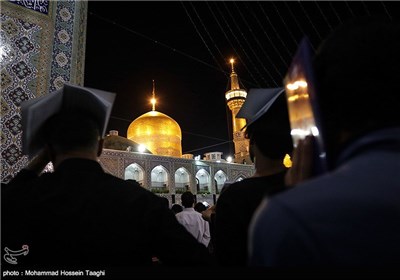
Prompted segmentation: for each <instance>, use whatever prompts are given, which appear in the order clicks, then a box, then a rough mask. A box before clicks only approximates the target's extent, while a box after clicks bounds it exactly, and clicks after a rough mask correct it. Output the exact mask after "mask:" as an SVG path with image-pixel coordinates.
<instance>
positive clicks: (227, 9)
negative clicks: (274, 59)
mask: <svg viewBox="0 0 400 280" xmlns="http://www.w3.org/2000/svg"><path fill="white" fill-rule="evenodd" d="M222 3H223V5H224V7H225V9H226V11H227V12H228V15H229V16H230V18H231V19H232V22H233V24H234V26H235V27H236V29H237V30H238V31H239V32H238V33H239V34H240V35H241V36H242V38H243V42H246V43H247V46H248V47H249V49H250V50H251V52H252V53H253V55H254V56H255V57H256V59H258V60H259V61H260V59H259V58H258V56H257V54H256V53H255V52H254V49H253V47H252V46H251V45H250V43H249V41H248V40H246V37H245V36H244V35H243V32H242V30H241V29H240V26H239V25H238V24H237V23H236V20H235V18H234V17H233V16H232V13H231V12H230V11H229V8H228V7H227V6H226V4H225V2H222ZM232 3H233V4H235V2H232ZM235 5H236V4H235ZM234 36H235V37H236V35H234ZM236 38H237V37H236ZM237 41H238V44H239V46H240V47H241V48H242V50H243V53H244V54H245V56H246V57H247V58H248V59H249V61H250V63H251V66H252V67H253V68H254V70H255V71H256V72H257V74H258V75H259V77H260V78H261V80H262V81H263V82H264V83H267V81H266V80H265V79H264V76H263V75H261V73H260V71H258V68H257V67H256V66H255V64H254V62H253V60H252V59H251V57H250V56H249V55H248V54H247V52H246V50H245V48H243V46H242V45H241V43H240V40H238V39H237ZM261 65H262V62H261Z"/></svg>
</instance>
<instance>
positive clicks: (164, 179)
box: [150, 165, 169, 193]
mask: <svg viewBox="0 0 400 280" xmlns="http://www.w3.org/2000/svg"><path fill="white" fill-rule="evenodd" d="M150 176H151V185H150V186H151V190H152V191H153V192H156V193H168V192H169V189H168V178H169V173H168V170H167V169H166V168H165V167H164V166H162V165H157V166H156V167H154V168H153V169H152V170H151V174H150Z"/></svg>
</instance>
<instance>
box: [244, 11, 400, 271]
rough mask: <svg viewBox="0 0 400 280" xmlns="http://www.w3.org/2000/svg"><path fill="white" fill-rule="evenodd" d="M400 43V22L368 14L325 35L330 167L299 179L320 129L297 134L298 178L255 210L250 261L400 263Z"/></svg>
mask: <svg viewBox="0 0 400 280" xmlns="http://www.w3.org/2000/svg"><path fill="white" fill-rule="evenodd" d="M399 49H400V26H399V23H393V22H387V21H383V20H377V19H371V18H368V19H359V20H356V21H353V22H351V23H347V24H346V25H344V26H341V27H340V28H338V29H337V30H336V31H335V32H333V34H331V35H330V36H329V37H328V38H327V39H326V41H325V42H324V43H323V44H322V45H321V47H320V48H319V50H318V51H317V53H316V56H315V58H314V62H313V66H314V71H315V75H316V82H317V86H318V90H319V92H318V94H319V96H318V97H319V102H320V104H319V106H320V109H321V117H322V121H323V123H322V125H323V128H324V131H325V132H326V134H325V135H324V140H325V144H326V151H327V155H329V156H330V158H328V159H329V167H330V171H329V172H328V173H327V174H325V175H322V176H319V177H317V178H312V179H310V178H308V180H303V182H302V183H299V182H298V181H297V182H296V178H299V177H301V176H298V177H296V172H297V175H299V174H301V173H302V172H305V173H307V174H309V173H310V172H308V170H305V169H307V168H309V166H310V164H304V163H307V162H309V159H310V156H311V155H312V145H311V144H312V140H313V139H312V138H306V140H304V141H303V142H302V143H300V144H299V146H298V148H297V149H296V151H295V153H294V158H293V167H292V170H291V171H290V172H291V173H292V174H290V175H291V176H292V177H291V178H289V179H290V180H289V181H290V182H294V183H298V185H296V186H295V187H294V188H293V189H291V190H289V191H287V192H285V193H282V194H279V195H277V196H275V197H273V198H271V199H265V200H264V201H263V203H262V204H261V206H260V207H259V208H258V210H257V212H256V214H255V216H254V217H253V221H252V225H251V228H250V264H251V265H253V266H301V267H304V266H309V265H320V266H350V267H360V266H361V267H367V266H368V267H371V266H382V265H383V266H385V265H386V266H393V265H399V264H400V239H399V236H400V176H399V174H400V110H399V104H400V83H399V77H400V67H399V63H400V52H399ZM300 163H303V164H304V165H302V164H300ZM299 164H300V165H299ZM303 174H304V173H303Z"/></svg>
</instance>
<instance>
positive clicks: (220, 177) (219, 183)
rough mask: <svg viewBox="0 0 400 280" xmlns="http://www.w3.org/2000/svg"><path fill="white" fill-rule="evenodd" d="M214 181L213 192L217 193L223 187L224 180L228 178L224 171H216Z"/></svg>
mask: <svg viewBox="0 0 400 280" xmlns="http://www.w3.org/2000/svg"><path fill="white" fill-rule="evenodd" d="M214 180H215V191H216V193H219V192H220V191H221V189H222V187H223V186H224V184H225V182H226V180H228V177H227V176H226V174H225V172H224V171H222V170H218V171H217V172H216V173H215V175H214Z"/></svg>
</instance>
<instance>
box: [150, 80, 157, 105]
mask: <svg viewBox="0 0 400 280" xmlns="http://www.w3.org/2000/svg"><path fill="white" fill-rule="evenodd" d="M150 102H151V104H152V105H153V111H155V110H156V86H155V83H154V80H153V97H152V98H151V100H150Z"/></svg>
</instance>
